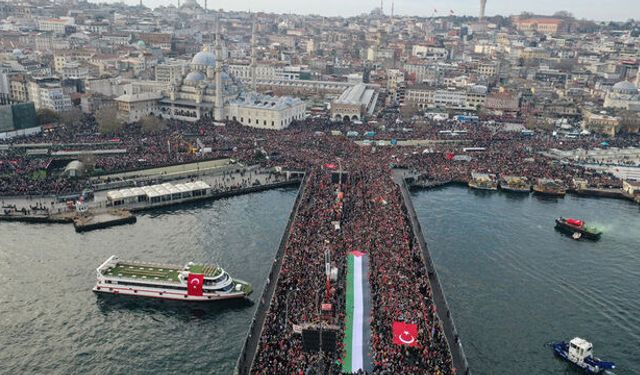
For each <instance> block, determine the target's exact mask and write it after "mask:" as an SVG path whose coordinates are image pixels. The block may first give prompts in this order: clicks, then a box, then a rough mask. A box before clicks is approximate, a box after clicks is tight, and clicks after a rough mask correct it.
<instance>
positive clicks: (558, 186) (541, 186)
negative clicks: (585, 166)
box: [533, 178, 567, 197]
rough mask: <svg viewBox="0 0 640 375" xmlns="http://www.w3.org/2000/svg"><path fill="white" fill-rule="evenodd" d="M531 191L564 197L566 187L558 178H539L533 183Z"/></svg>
mask: <svg viewBox="0 0 640 375" xmlns="http://www.w3.org/2000/svg"><path fill="white" fill-rule="evenodd" d="M533 193H534V194H540V195H548V196H553V197H564V196H565V194H567V188H566V187H565V186H564V184H563V183H562V181H560V180H552V179H548V178H539V179H538V181H537V182H536V184H535V185H533Z"/></svg>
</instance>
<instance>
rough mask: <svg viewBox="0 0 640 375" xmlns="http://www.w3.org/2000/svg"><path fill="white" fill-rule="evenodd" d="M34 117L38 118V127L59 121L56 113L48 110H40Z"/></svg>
mask: <svg viewBox="0 0 640 375" xmlns="http://www.w3.org/2000/svg"><path fill="white" fill-rule="evenodd" d="M36 116H38V123H40V125H44V124H52V123H55V122H58V121H59V120H60V115H59V114H58V112H56V111H53V110H50V109H48V108H40V109H39V110H38V112H36Z"/></svg>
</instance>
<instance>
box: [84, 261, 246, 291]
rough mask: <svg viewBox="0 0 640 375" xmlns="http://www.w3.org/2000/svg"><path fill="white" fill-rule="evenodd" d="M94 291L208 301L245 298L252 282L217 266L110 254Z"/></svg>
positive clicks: (99, 270)
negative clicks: (172, 262)
mask: <svg viewBox="0 0 640 375" xmlns="http://www.w3.org/2000/svg"><path fill="white" fill-rule="evenodd" d="M96 272H97V278H98V281H97V283H96V286H95V287H94V288H93V291H94V292H97V293H111V294H124V295H132V296H141V297H151V298H161V299H169V300H180V301H194V302H207V301H215V300H222V299H234V298H244V297H247V296H248V295H249V294H251V292H252V288H251V285H250V284H249V283H248V282H246V281H242V280H238V279H232V278H231V277H230V276H229V274H227V272H225V270H223V269H222V268H221V267H219V266H216V265H209V264H197V263H192V262H190V263H188V264H187V265H185V266H184V267H182V266H178V265H172V264H157V263H143V262H133V261H123V260H120V259H118V258H117V257H116V256H115V255H114V256H111V257H110V258H109V259H107V260H106V261H105V262H104V263H102V264H101V265H100V267H98V268H97V270H96Z"/></svg>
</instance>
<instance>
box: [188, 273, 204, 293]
mask: <svg viewBox="0 0 640 375" xmlns="http://www.w3.org/2000/svg"><path fill="white" fill-rule="evenodd" d="M203 283H204V275H203V274H201V273H190V274H189V278H188V279H187V285H188V289H187V295H189V296H202V284H203Z"/></svg>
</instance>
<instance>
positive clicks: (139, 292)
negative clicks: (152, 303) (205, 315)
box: [93, 285, 245, 302]
mask: <svg viewBox="0 0 640 375" xmlns="http://www.w3.org/2000/svg"><path fill="white" fill-rule="evenodd" d="M93 291H94V292H96V293H108V294H121V295H127V296H138V297H150V298H159V299H166V300H173V301H190V302H210V301H219V300H228V299H236V298H244V297H245V295H244V293H241V292H237V293H224V294H222V293H218V294H209V293H204V294H203V295H202V296H190V295H187V291H186V290H185V291H184V292H182V291H180V290H170V291H167V290H154V289H152V288H144V289H143V288H140V289H138V288H131V287H126V286H115V285H109V286H99V285H96V286H95V287H94V288H93Z"/></svg>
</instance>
